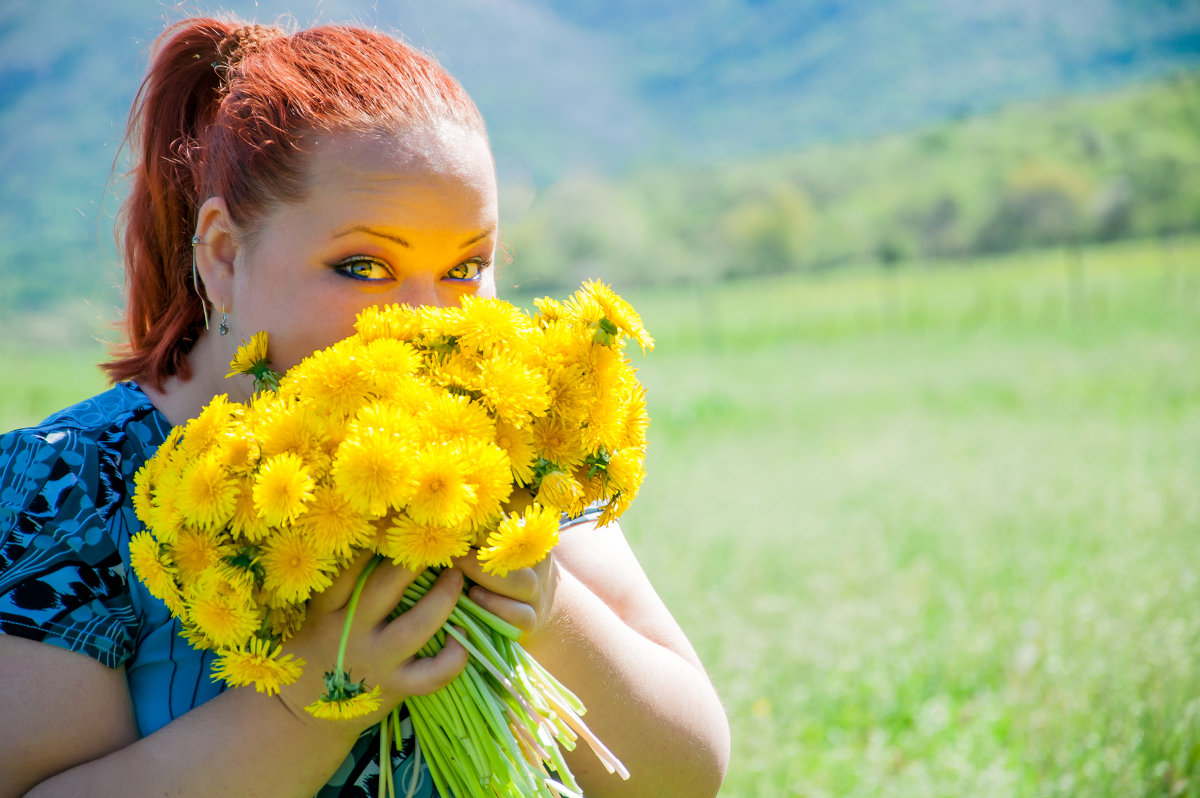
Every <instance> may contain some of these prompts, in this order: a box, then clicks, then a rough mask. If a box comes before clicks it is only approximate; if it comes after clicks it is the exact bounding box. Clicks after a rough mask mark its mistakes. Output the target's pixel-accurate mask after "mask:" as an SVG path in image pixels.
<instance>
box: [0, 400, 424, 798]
mask: <svg viewBox="0 0 1200 798" xmlns="http://www.w3.org/2000/svg"><path fill="white" fill-rule="evenodd" d="M170 431H171V424H170V422H168V421H167V420H166V418H164V417H163V416H162V414H161V413H159V412H158V410H156V409H155V408H154V406H153V405H152V404H151V403H150V400H149V399H147V397H146V395H145V394H144V393H143V392H142V391H141V389H140V388H138V387H137V385H135V384H133V383H122V384H119V385H117V386H115V387H114V388H112V389H110V390H108V391H106V392H104V393H102V394H100V395H98V396H95V397H93V398H91V399H88V400H86V401H84V402H81V403H79V404H77V405H74V406H72V407H69V408H67V409H66V410H63V411H61V412H59V413H55V414H54V415H52V416H50V417H49V418H48V419H46V420H45V421H43V422H42V423H41V424H39V425H38V426H36V427H30V428H27V429H20V430H15V431H13V432H10V433H7V434H5V435H2V436H0V634H8V635H13V636H16V637H24V638H27V639H30V640H37V641H41V642H43V643H49V644H51V645H55V646H60V647H62V648H66V649H69V650H71V651H77V652H79V653H81V654H85V655H87V656H90V657H93V658H95V659H97V660H99V661H100V662H102V663H104V664H105V665H107V666H108V667H110V668H115V667H118V666H120V665H124V666H125V672H126V675H127V677H128V681H129V692H130V695H131V697H132V699H133V707H134V713H135V716H136V718H137V724H138V730H139V732H140V733H141V734H142V735H143V736H144V735H147V734H150V733H151V732H153V731H155V730H156V729H158V728H160V727H162V726H164V725H166V724H167V723H169V722H170V721H171V720H173V719H174V718H177V717H179V716H180V715H182V714H183V713H185V712H187V711H188V710H190V709H192V708H193V707H196V706H199V705H200V704H203V703H204V702H205V701H207V700H209V699H210V698H212V697H214V696H216V695H217V694H219V693H220V692H221V691H222V689H224V685H223V684H222V683H219V682H214V681H213V679H212V674H211V667H212V661H213V655H212V654H211V653H210V652H202V651H198V650H196V649H194V648H192V647H191V646H190V645H188V643H187V642H186V641H185V640H184V639H183V638H182V637H180V635H179V631H180V630H179V622H178V621H177V620H175V619H174V618H172V617H171V614H170V612H168V610H167V608H166V605H165V604H163V603H162V602H161V601H159V600H158V599H156V598H154V597H153V596H151V595H150V594H149V593H148V592H147V591H146V588H145V586H144V585H142V583H141V582H140V581H139V580H138V579H136V578H133V576H132V573H131V571H130V569H129V567H128V562H129V539H130V537H131V536H132V535H133V534H134V533H135V532H137V531H138V530H139V529H140V528H141V527H140V523H139V522H138V520H137V516H136V515H135V514H134V511H133V481H134V475H135V474H136V473H137V471H138V469H139V468H141V467H142V465H143V464H144V463H145V462H146V460H147V459H149V458H150V457H151V456H153V455H154V452H155V451H156V450H157V449H158V447H159V445H160V444H162V442H163V441H164V440H165V439H166V436H167V434H168V433H169V432H170ZM402 731H403V736H402V742H401V745H400V750H399V751H398V752H395V753H394V754H393V756H392V762H391V764H392V769H393V772H394V773H395V779H396V784H397V786H398V787H400V790H401V793H402V794H403V792H404V791H406V790H407V789H408V786H409V784H410V782H411V780H412V779H413V778H414V775H415V776H416V778H417V779H418V780H419V781H418V784H417V789H416V790H415V792H414V793H413V794H414V795H416V796H420V798H432V797H433V796H435V795H436V794H437V793H436V790H435V789H434V787H433V783H432V779H430V778H429V774H428V771H427V770H425V769H424V767H422V768H421V770H420V771H419V772H418V773H416V774H414V772H413V768H414V761H413V757H412V749H413V737H412V728H411V722H410V721H409V720H408V719H407V717H406V718H405V720H404V723H403V725H402ZM378 780H379V738H378V733H377V731H376V730H375V729H374V728H373V729H371V730H369V731H367V732H364V734H363V736H362V737H360V738H359V740H358V742H357V744H356V745H355V747H354V750H353V751H352V752H351V754H350V756H349V757H348V758H347V760H346V761H345V763H343V765H342V767H341V768H340V769H339V770H338V772H337V773H336V774H334V776H333V778H332V779H331V780H330V782H329V784H328V785H326V786H325V787H324V788H323V789H322V790H321V791H320V793H318V798H333V797H334V796H339V797H340V798H350V797H351V796H375V795H376V792H377V787H378Z"/></svg>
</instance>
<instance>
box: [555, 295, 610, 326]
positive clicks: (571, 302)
mask: <svg viewBox="0 0 1200 798" xmlns="http://www.w3.org/2000/svg"><path fill="white" fill-rule="evenodd" d="M563 316H564V318H565V319H566V320H568V321H570V322H571V323H574V324H578V325H580V326H582V327H586V328H588V329H589V330H595V329H596V328H597V327H598V326H599V325H600V322H601V321H602V320H603V319H604V307H603V306H602V305H601V304H600V303H599V302H598V301H596V297H594V296H592V294H591V293H589V292H586V291H583V290H579V291H576V292H575V293H573V294H571V296H569V297H567V301H566V302H564V303H563Z"/></svg>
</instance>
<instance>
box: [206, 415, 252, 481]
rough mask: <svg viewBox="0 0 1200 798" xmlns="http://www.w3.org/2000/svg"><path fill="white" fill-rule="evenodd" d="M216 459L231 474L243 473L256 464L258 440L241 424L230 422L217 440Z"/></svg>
mask: <svg viewBox="0 0 1200 798" xmlns="http://www.w3.org/2000/svg"><path fill="white" fill-rule="evenodd" d="M216 452H217V461H218V462H219V463H220V464H221V465H222V466H223V467H224V468H225V469H226V470H227V471H229V472H230V473H232V474H245V473H247V472H249V471H252V470H253V469H254V467H255V466H257V465H258V458H259V454H260V449H259V446H258V441H257V440H255V439H254V436H253V435H252V434H251V433H250V430H248V429H246V427H245V426H244V425H243V424H240V423H238V424H232V425H230V426H229V427H227V428H226V429H225V431H224V432H222V433H221V435H220V436H219V438H218V440H217V448H216Z"/></svg>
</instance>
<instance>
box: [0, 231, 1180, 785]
mask: <svg viewBox="0 0 1200 798" xmlns="http://www.w3.org/2000/svg"><path fill="white" fill-rule="evenodd" d="M629 298H630V299H631V300H632V301H633V302H634V304H635V305H636V306H637V307H638V308H639V310H641V311H642V314H643V316H644V318H645V320H646V322H647V325H648V326H649V327H650V328H651V331H652V332H653V333H655V334H656V336H657V337H658V339H659V346H658V348H657V349H656V351H655V352H654V353H653V354H651V355H650V356H648V357H646V358H644V359H639V361H638V364H639V366H640V368H641V372H640V373H641V376H642V377H643V379H644V381H645V383H646V384H647V386H648V388H649V392H650V393H649V396H650V408H651V413H652V416H653V418H654V421H653V423H652V425H651V438H652V449H651V452H650V461H649V477H648V479H647V483H646V486H645V487H644V489H643V494H642V496H641V497H640V498H639V499H638V501H637V502H636V503H635V504H634V506H633V508H632V509H631V510H630V512H629V513H628V515H627V516H626V519H625V523H624V525H625V527H626V530H627V533H628V535H629V537H630V538H631V540H632V541H633V543H634V546H635V548H636V549H637V550H638V552H639V554H640V556H641V557H642V559H643V561H644V563H645V565H646V567H647V569H648V570H649V571H650V572H651V573H652V575H654V579H655V582H656V584H657V586H658V587H659V590H660V592H661V593H662V595H663V596H664V598H665V599H666V600H667V601H668V603H669V604H670V605H671V607H672V608H673V609H674V611H675V613H676V615H677V617H678V618H679V619H680V621H681V623H682V624H683V625H684V627H685V628H686V629H687V631H688V633H689V634H690V635H691V637H692V639H693V641H694V642H695V644H696V646H697V648H698V649H699V651H700V653H701V656H702V658H703V659H704V660H705V662H706V663H707V664H708V666H709V669H710V672H711V675H712V677H713V679H714V681H715V682H716V684H717V686H718V689H719V691H720V693H721V694H722V696H723V698H724V700H725V703H726V706H727V708H728V711H729V714H730V718H731V720H732V724H733V730H734V757H733V761H732V764H731V767H730V771H729V775H728V779H727V783H726V787H725V789H724V790H723V792H722V795H723V796H726V797H727V798H749V797H750V796H767V797H769V798H774V797H776V796H813V797H816V796H864V797H865V796H871V797H872V798H874V797H875V796H906V797H910V798H930V796H947V798H949V797H950V796H998V797H999V796H1003V797H1004V798H1010V797H1013V796H1030V797H1032V796H1064V798H1065V797H1066V796H1114V798H1115V797H1116V796H1120V797H1121V798H1128V797H1130V796H1177V795H1189V796H1200V668H1198V667H1196V666H1195V665H1194V663H1195V662H1196V661H1197V657H1198V654H1200V312H1198V311H1200V242H1197V241H1178V242H1174V243H1171V244H1169V245H1166V244H1160V243H1157V242H1154V243H1148V244H1137V245H1122V246H1114V247H1111V248H1106V249H1091V250H1087V251H1085V252H1084V253H1082V255H1079V254H1073V253H1070V252H1063V253H1060V252H1049V253H1039V254H1035V255H1026V256H1023V257H1018V258H1013V259H1009V260H1005V261H992V262H987V263H984V262H977V263H972V264H963V265H958V266H951V265H943V266H930V267H925V268H917V267H911V266H909V267H902V268H900V269H898V270H895V271H893V272H890V273H882V272H878V271H874V270H865V269H864V270H860V271H846V272H839V273H831V274H829V275H827V276H824V277H791V278H786V279H784V278H779V279H772V280H758V281H749V282H744V283H738V284H732V285H726V286H721V287H691V286H688V287H683V288H680V289H678V290H674V291H670V292H661V293H654V294H630V295H629ZM12 349H13V347H8V348H7V349H0V368H2V369H3V371H4V373H6V374H8V375H10V377H12V376H14V375H15V378H16V379H14V380H11V381H10V382H9V383H8V386H6V387H5V388H4V390H3V396H2V397H0V399H2V401H0V421H2V422H3V424H4V425H5V426H6V427H11V426H14V425H16V424H19V423H26V422H29V421H33V420H36V418H38V417H40V416H41V415H44V414H45V413H46V412H48V411H50V410H52V409H54V408H55V407H57V406H60V405H62V404H64V403H65V402H67V401H69V400H70V399H72V398H75V397H78V396H84V395H87V394H88V393H90V392H92V391H93V390H94V389H95V388H97V387H99V385H100V384H101V380H100V378H99V376H98V375H96V376H91V375H93V374H95V372H94V370H93V369H91V367H90V365H87V364H90V362H92V361H93V360H94V358H95V354H94V353H91V352H81V353H78V354H76V355H66V354H62V353H61V352H55V353H39V352H36V351H30V350H27V349H23V350H21V351H20V352H14V351H12Z"/></svg>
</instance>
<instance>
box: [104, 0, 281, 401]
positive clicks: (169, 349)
mask: <svg viewBox="0 0 1200 798" xmlns="http://www.w3.org/2000/svg"><path fill="white" fill-rule="evenodd" d="M256 29H257V30H264V29H258V28H257V27H256ZM238 30H239V26H238V25H237V24H234V23H229V22H222V21H220V20H215V19H191V20H187V21H184V22H180V23H177V24H176V25H173V26H172V27H170V28H168V29H167V30H166V31H165V32H164V33H163V35H162V36H161V37H160V38H159V43H158V45H157V47H156V49H155V51H154V54H153V57H152V59H151V63H150V67H149V70H148V72H147V75H146V78H145V80H144V81H143V82H142V85H141V88H140V89H139V91H138V94H137V97H136V98H135V99H134V103H133V109H132V111H131V112H130V115H129V123H128V127H127V129H126V142H127V143H128V144H129V146H130V148H131V150H132V153H133V167H132V170H131V176H132V185H131V187H130V192H129V196H128V198H127V199H126V200H125V202H124V204H123V206H122V208H121V216H120V219H121V223H122V224H123V225H124V234H123V236H122V240H121V241H120V242H119V243H120V244H121V248H122V254H123V256H124V262H125V272H126V285H127V291H128V298H127V305H126V311H125V320H124V327H125V332H126V338H127V342H126V344H125V345H124V346H122V347H120V348H119V349H118V350H117V351H115V352H114V357H113V359H112V360H111V361H110V362H108V363H106V364H104V365H103V368H104V370H105V371H106V372H107V373H108V375H109V377H110V378H111V379H113V380H123V379H133V378H141V379H145V380H146V381H147V382H148V383H149V384H150V385H152V386H154V387H156V388H161V387H162V380H163V378H165V377H166V376H169V375H171V374H178V375H179V376H180V377H182V378H184V379H187V378H188V377H189V376H190V369H189V368H188V363H187V360H186V358H185V355H186V354H187V353H188V351H189V350H190V349H191V347H192V345H193V344H194V343H195V341H196V339H197V337H198V336H199V332H200V327H201V326H202V325H203V324H204V320H205V315H206V314H207V312H208V311H207V304H208V301H207V298H206V297H204V296H203V295H199V294H198V291H202V290H203V289H202V288H199V289H198V288H197V285H199V284H198V283H197V282H196V281H195V278H194V276H193V275H192V252H191V246H192V244H191V239H192V235H193V233H194V229H195V225H196V214H197V212H198V210H199V205H200V202H201V198H200V196H199V185H198V184H199V182H200V171H201V167H202V164H201V161H202V158H203V155H202V150H201V146H200V142H201V141H202V140H203V138H204V131H205V129H206V128H207V127H208V126H209V125H211V124H212V123H213V121H214V120H215V118H216V116H217V114H218V111H219V108H220V103H221V95H222V89H223V84H224V82H225V80H226V77H227V75H226V73H227V72H228V70H229V69H230V68H231V67H230V64H231V63H232V62H233V61H235V60H236V58H237V57H238V56H240V55H241V54H242V53H241V51H240V50H241V48H240V47H239V46H238V44H239V43H238V41H237V38H236V36H235V33H236V32H237V31H238Z"/></svg>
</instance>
